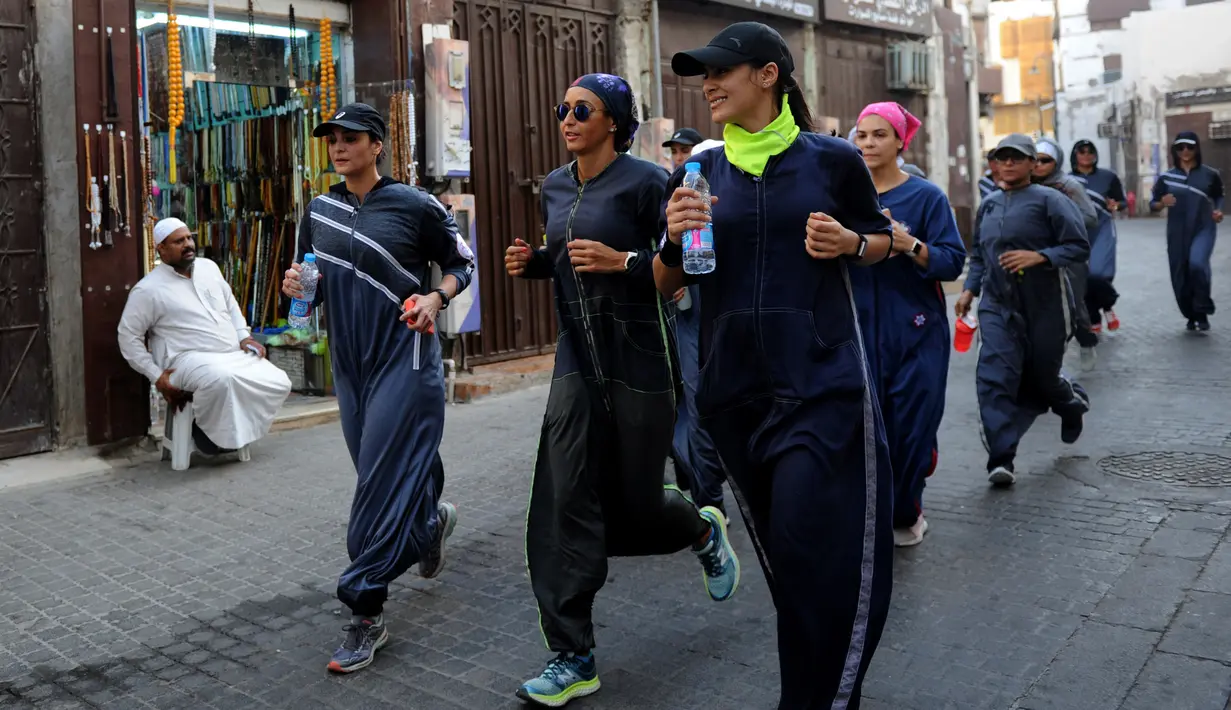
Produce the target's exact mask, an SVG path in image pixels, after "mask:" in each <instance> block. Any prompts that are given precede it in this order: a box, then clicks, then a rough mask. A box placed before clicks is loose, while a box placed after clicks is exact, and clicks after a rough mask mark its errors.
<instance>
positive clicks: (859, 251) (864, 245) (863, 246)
mask: <svg viewBox="0 0 1231 710" xmlns="http://www.w3.org/2000/svg"><path fill="white" fill-rule="evenodd" d="M855 236H856V237H859V247H858V248H856V249H855V258H856V259H862V258H863V253H864V252H866V251H867V250H868V238H867V237H865V236H864V235H862V234H860V233H859V232H855Z"/></svg>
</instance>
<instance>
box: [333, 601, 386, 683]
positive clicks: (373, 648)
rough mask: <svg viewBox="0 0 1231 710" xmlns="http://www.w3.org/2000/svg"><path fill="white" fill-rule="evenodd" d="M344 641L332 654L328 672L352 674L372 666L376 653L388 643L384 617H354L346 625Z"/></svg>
mask: <svg viewBox="0 0 1231 710" xmlns="http://www.w3.org/2000/svg"><path fill="white" fill-rule="evenodd" d="M344 630H345V631H346V640H345V641H343V642H342V645H341V646H339V647H338V650H337V651H334V652H333V658H332V659H330V661H329V666H328V668H329V670H331V671H333V672H334V673H354V672H355V671H357V670H360V669H363V668H367V667H368V666H370V665H372V660H373V659H374V658H376V652H377V651H378V650H380V649H381V648H382V647H383V646H384V645H385V644H387V643H389V630H388V629H387V628H385V618H384V616H383V615H382V616H378V617H376V618H372V617H367V616H364V617H355V620H354V623H351V624H347V625H346V627H345V628H344Z"/></svg>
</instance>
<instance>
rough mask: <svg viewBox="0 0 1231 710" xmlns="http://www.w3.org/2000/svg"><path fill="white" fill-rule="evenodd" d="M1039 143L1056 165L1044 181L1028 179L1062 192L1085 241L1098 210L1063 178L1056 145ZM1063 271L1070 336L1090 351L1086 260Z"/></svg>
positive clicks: (1081, 188)
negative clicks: (1067, 289)
mask: <svg viewBox="0 0 1231 710" xmlns="http://www.w3.org/2000/svg"><path fill="white" fill-rule="evenodd" d="M1039 143H1050V144H1051V145H1052V146H1053V147H1054V148H1055V153H1056V155H1057V156H1058V157H1057V158H1056V165H1055V167H1054V168H1052V171H1051V173H1050V174H1049V175H1048V176H1047V177H1045V178H1031V179H1032V180H1034V181H1035V182H1038V183H1039V184H1040V185H1043V186H1045V187H1051V188H1054V189H1057V190H1059V191H1060V192H1062V193H1064V194H1065V195H1066V196H1067V197H1068V198H1069V199H1070V200H1071V201H1072V202H1073V205H1074V206H1076V207H1077V212H1078V214H1080V215H1081V218H1082V224H1083V225H1084V227H1085V230H1086V238H1087V240H1089V239H1090V238H1091V236H1090V235H1092V234H1094V233H1095V232H1097V231H1098V223H1099V222H1098V219H1099V218H1098V210H1097V209H1096V208H1095V206H1094V201H1093V200H1092V199H1091V198H1090V197H1089V196H1088V195H1087V194H1086V188H1085V184H1084V183H1082V182H1081V181H1080V180H1078V179H1077V178H1075V177H1073V176H1071V175H1066V174H1065V173H1064V154H1063V153H1061V152H1060V144H1059V143H1057V142H1056V141H1054V140H1052V139H1050V138H1040V139H1039ZM1065 272H1066V273H1067V275H1068V283H1069V285H1070V286H1071V289H1072V290H1071V293H1069V294H1068V296H1069V304H1070V310H1071V311H1072V314H1071V317H1072V319H1073V323H1072V327H1071V328H1070V329H1069V333H1070V335H1072V337H1073V338H1074V339H1075V340H1076V341H1077V344H1078V345H1080V346H1082V347H1084V348H1091V347H1094V346H1096V345H1098V335H1097V334H1095V332H1094V331H1093V330H1092V329H1091V326H1092V325H1093V322H1092V320H1091V316H1090V314H1089V313H1088V312H1087V309H1086V293H1087V287H1086V285H1087V282H1088V281H1089V276H1090V264H1089V261H1088V260H1086V259H1083V260H1081V261H1078V262H1074V263H1072V264H1069V265H1068V266H1067V267H1065Z"/></svg>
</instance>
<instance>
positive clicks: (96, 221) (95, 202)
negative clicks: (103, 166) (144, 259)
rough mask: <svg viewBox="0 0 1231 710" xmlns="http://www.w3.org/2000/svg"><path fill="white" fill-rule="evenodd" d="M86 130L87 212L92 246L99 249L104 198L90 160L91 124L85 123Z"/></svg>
mask: <svg viewBox="0 0 1231 710" xmlns="http://www.w3.org/2000/svg"><path fill="white" fill-rule="evenodd" d="M82 128H83V129H84V130H85V199H86V205H85V208H86V212H88V213H89V215H90V225H89V226H90V248H91V249H97V248H98V247H99V246H100V244H99V242H98V228H99V226H100V225H101V224H102V219H103V218H102V214H101V211H102V199H101V197H100V196H99V193H98V181H97V179H96V178H95V177H94V166H93V163H92V161H91V160H90V124H88V123H87V124H84V125H83V126H82Z"/></svg>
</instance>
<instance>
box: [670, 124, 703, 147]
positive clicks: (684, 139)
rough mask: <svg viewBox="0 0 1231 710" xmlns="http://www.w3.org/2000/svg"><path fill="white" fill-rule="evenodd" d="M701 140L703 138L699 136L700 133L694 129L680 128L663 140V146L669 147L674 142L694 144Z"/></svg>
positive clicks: (687, 144)
mask: <svg viewBox="0 0 1231 710" xmlns="http://www.w3.org/2000/svg"><path fill="white" fill-rule="evenodd" d="M703 140H705V139H704V138H702V137H701V134H700V133H698V132H697V131H696V129H694V128H680V129H678V130H677V131H676V132H675V133H672V134H671V137H670V138H668V139H667V140H666V141H664V142H663V147H664V148H670V147H671V146H672V145H675V144H678V145H686V146H694V145H697V144H698V143H700V142H701V141H703Z"/></svg>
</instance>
